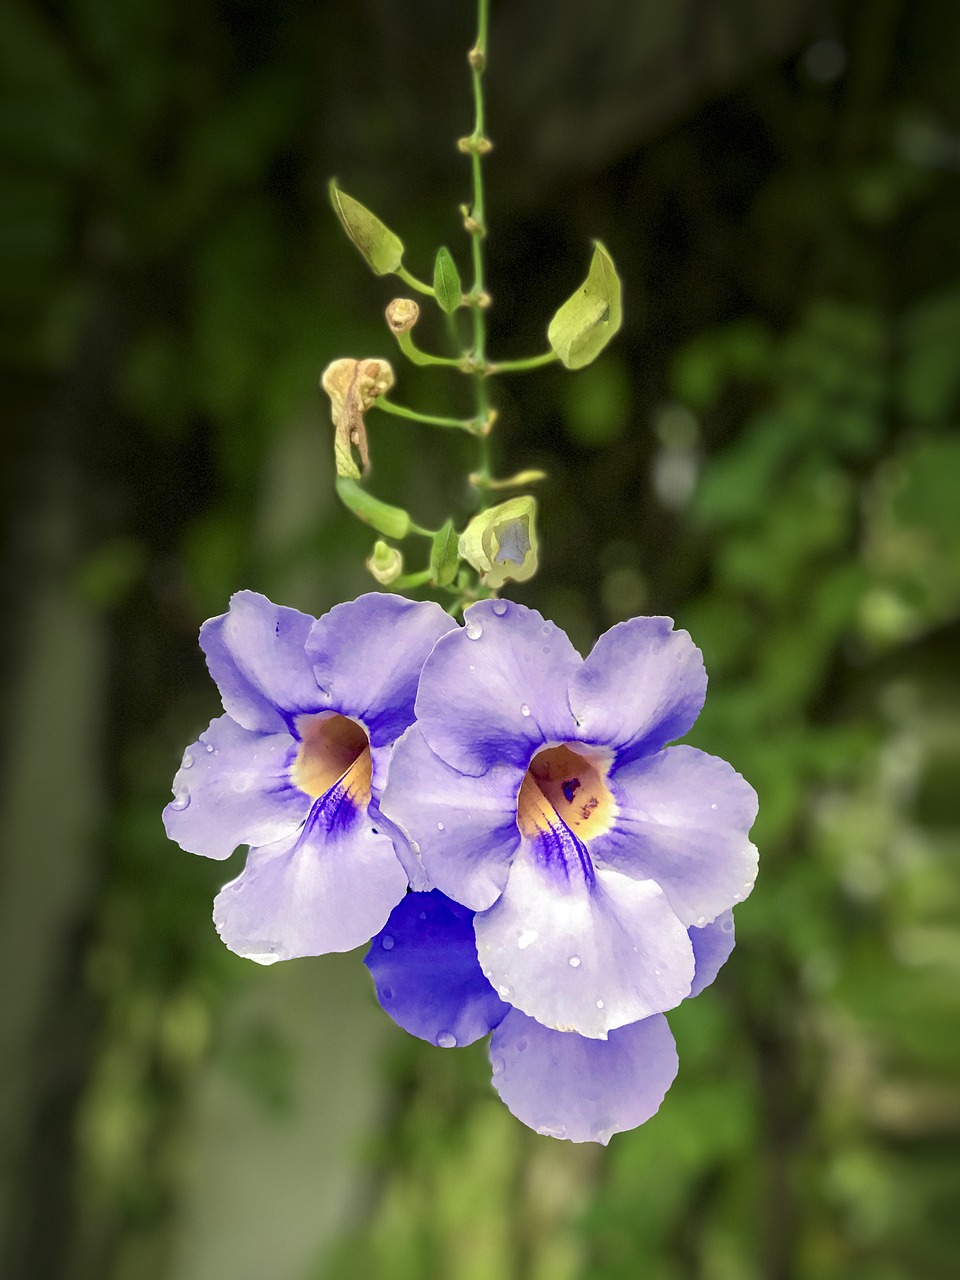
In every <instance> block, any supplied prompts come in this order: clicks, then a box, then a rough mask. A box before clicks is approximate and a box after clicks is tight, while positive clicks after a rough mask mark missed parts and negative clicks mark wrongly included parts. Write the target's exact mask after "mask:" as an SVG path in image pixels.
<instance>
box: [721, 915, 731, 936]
mask: <svg viewBox="0 0 960 1280" xmlns="http://www.w3.org/2000/svg"><path fill="white" fill-rule="evenodd" d="M720 932H721V933H733V916H730V917H728V918H727V919H726V920H724V922H723V924H722V925H721V926H720Z"/></svg>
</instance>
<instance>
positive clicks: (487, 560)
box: [459, 494, 537, 591]
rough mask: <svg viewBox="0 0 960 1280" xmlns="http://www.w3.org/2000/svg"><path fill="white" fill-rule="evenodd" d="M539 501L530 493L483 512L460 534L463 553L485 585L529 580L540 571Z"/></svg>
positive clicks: (461, 551)
mask: <svg viewBox="0 0 960 1280" xmlns="http://www.w3.org/2000/svg"><path fill="white" fill-rule="evenodd" d="M536 514H537V500H536V498H533V497H531V496H530V495H529V494H524V495H523V496H522V497H520V498H511V499H510V500H509V501H508V502H501V503H500V505H499V506H496V507H491V508H490V510H489V511H481V512H480V514H479V515H476V516H474V517H473V519H472V520H471V521H470V523H469V524H468V525H467V527H466V529H465V530H464V531H463V533H462V534H461V535H460V542H459V550H460V554H461V556H462V557H463V558H464V560H466V561H467V562H468V563H469V564H471V565H473V567H474V569H476V570H477V572H478V573H479V574H480V581H481V582H482V583H483V585H484V586H485V587H491V588H492V589H493V590H494V591H497V590H499V588H500V587H502V586H503V584H504V583H505V582H508V581H514V582H526V581H527V579H528V578H532V577H533V575H534V574H535V573H536V571H537V531H536V527H535V518H536Z"/></svg>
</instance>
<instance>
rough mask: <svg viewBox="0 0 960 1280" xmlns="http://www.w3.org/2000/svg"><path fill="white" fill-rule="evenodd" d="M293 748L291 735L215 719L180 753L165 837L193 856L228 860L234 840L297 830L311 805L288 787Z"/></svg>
mask: <svg viewBox="0 0 960 1280" xmlns="http://www.w3.org/2000/svg"><path fill="white" fill-rule="evenodd" d="M296 746H297V744H296V742H295V741H294V740H293V738H291V737H290V735H289V734H287V733H253V732H251V731H250V730H249V729H244V728H242V727H241V726H240V725H238V724H237V723H236V721H235V720H232V719H231V718H230V716H220V718H219V719H218V720H213V721H211V723H210V727H209V728H208V729H206V730H205V731H204V732H203V733H201V735H200V738H199V740H198V741H197V742H195V743H194V744H193V746H191V747H188V748H187V749H186V751H185V752H184V753H183V764H182V765H181V766H180V768H179V769H178V770H177V775H176V777H175V778H174V780H173V792H174V798H173V800H171V802H170V803H169V804H168V805H167V807H166V808H165V809H164V811H163V825H164V826H165V827H166V830H167V835H168V836H169V837H170V839H171V840H175V841H176V842H177V844H178V845H179V846H180V848H181V849H186V850H187V852H188V853H200V854H203V856H204V857H206V858H229V856H230V854H231V853H233V851H234V849H236V847H237V845H240V844H253V845H258V844H269V843H271V842H272V841H274V840H280V839H282V838H283V837H284V836H288V835H291V834H292V833H293V832H295V831H297V830H298V829H299V828H300V827H301V826H302V825H303V820H304V818H306V816H307V813H308V811H309V809H310V803H311V802H310V797H309V796H306V795H304V793H303V792H302V791H299V790H298V789H297V788H296V787H294V786H292V785H291V784H290V780H289V774H290V764H291V762H292V760H293V757H294V754H295V752H296Z"/></svg>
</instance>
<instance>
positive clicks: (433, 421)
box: [373, 396, 483, 435]
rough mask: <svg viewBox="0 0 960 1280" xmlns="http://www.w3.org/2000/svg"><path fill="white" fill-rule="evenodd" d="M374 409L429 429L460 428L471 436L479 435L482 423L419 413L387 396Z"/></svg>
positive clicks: (377, 402)
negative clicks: (424, 425) (420, 423)
mask: <svg viewBox="0 0 960 1280" xmlns="http://www.w3.org/2000/svg"><path fill="white" fill-rule="evenodd" d="M373 408H375V409H383V410H384V411H385V412H387V413H392V414H393V416H394V417H395V418H406V419H407V420H408V421H409V422H425V423H426V424H427V426H428V427H458V428H459V429H460V430H461V431H468V432H469V433H470V434H471V435H479V433H480V430H481V428H482V425H483V424H482V423H481V424H479V425H478V423H477V421H476V419H474V418H441V417H437V415H436V414H433V413H418V412H417V411H416V409H407V408H405V407H404V406H403V405H402V404H394V403H393V401H392V400H388V399H387V398H386V397H385V396H380V397H379V399H377V400H374V402H373Z"/></svg>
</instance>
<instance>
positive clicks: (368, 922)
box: [213, 783, 407, 964]
mask: <svg viewBox="0 0 960 1280" xmlns="http://www.w3.org/2000/svg"><path fill="white" fill-rule="evenodd" d="M406 888H407V876H406V873H405V871H404V870H403V867H402V866H401V865H400V863H399V861H398V860H397V857H396V854H395V853H394V849H393V844H392V842H391V840H390V838H389V836H387V835H386V834H385V833H384V832H383V831H380V830H379V829H378V828H377V827H375V825H374V824H373V823H372V822H371V820H370V819H369V818H368V816H367V814H366V812H365V810H364V811H361V810H358V809H357V808H356V807H355V806H354V804H353V802H352V800H351V799H350V798H349V796H347V795H345V794H344V793H343V789H342V787H341V786H340V784H339V783H338V784H337V786H336V787H333V788H331V790H330V791H329V792H328V793H327V795H326V796H325V797H324V798H323V800H322V801H318V802H317V804H315V805H314V808H313V809H312V810H311V813H310V817H309V818H308V820H307V824H306V826H305V827H304V829H303V831H302V832H301V833H300V834H299V835H297V836H293V837H291V838H288V839H286V840H280V841H277V842H276V843H275V844H272V845H266V846H265V847H263V848H259V849H251V850H250V853H249V856H248V858H247V865H246V867H245V868H244V870H243V873H242V874H241V875H240V876H239V877H238V878H237V879H236V880H233V881H231V882H230V884H227V885H225V886H224V887H223V888H222V889H221V890H220V892H219V894H218V895H217V898H216V901H215V902H214V907H213V919H214V923H215V924H216V926H217V932H218V933H219V934H220V937H221V938H222V939H223V941H224V942H225V943H226V945H227V946H228V947H229V948H230V950H231V951H235V952H236V953H237V954H238V955H241V956H246V957H247V958H248V959H250V960H257V961H259V963H260V964H272V963H273V961H275V960H289V959H291V958H293V957H294V956H317V955H324V954H325V953H326V952H328V951H350V950H351V949H352V948H353V947H358V946H360V945H361V944H362V943H364V942H367V941H368V940H369V939H370V938H371V937H372V936H373V935H374V934H375V933H376V932H377V931H378V930H379V929H381V928H382V927H383V925H384V924H385V923H386V920H387V917H388V916H389V914H390V912H391V910H392V909H393V907H394V906H395V905H396V904H397V902H399V901H400V899H401V898H402V897H403V895H404V893H405V892H406Z"/></svg>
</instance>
